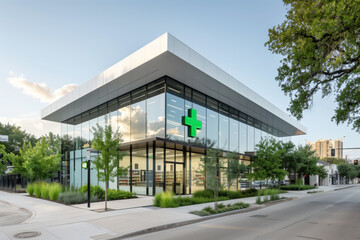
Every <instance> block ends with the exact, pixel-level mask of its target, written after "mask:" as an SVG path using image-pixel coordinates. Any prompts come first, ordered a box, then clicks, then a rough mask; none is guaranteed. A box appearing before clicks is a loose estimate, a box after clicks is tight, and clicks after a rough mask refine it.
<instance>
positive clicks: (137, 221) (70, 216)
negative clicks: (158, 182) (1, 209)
mask: <svg viewBox="0 0 360 240" xmlns="http://www.w3.org/2000/svg"><path fill="white" fill-rule="evenodd" d="M348 186H354V185H340V186H339V185H336V186H329V187H319V188H318V189H316V190H311V191H323V192H327V191H333V190H336V189H339V188H344V187H348ZM307 192H308V191H300V192H298V191H289V192H288V193H285V194H281V196H283V197H291V198H303V197H311V195H312V194H308V193H307ZM0 201H3V202H7V203H9V204H12V205H14V206H16V207H19V208H25V209H28V210H30V211H31V212H32V213H33V215H32V216H31V217H30V218H29V219H27V220H26V221H24V222H23V223H21V224H17V225H11V226H1V227H0V240H3V239H4V240H8V239H16V238H14V235H15V234H17V233H20V232H28V231H35V232H40V233H41V235H40V236H38V237H34V238H32V239H36V240H38V239H39V240H40V239H47V240H52V239H57V240H58V239H67V240H68V239H76V240H78V239H79V240H82V239H84V240H85V239H108V238H112V237H115V236H121V235H125V234H129V233H132V232H136V231H140V230H143V229H147V228H153V227H157V226H162V225H166V224H173V223H178V222H184V221H189V220H196V219H200V218H201V217H199V216H196V215H193V214H190V213H189V212H190V211H194V210H201V209H203V208H204V207H207V206H213V203H205V204H198V205H191V206H184V207H179V208H167V209H162V208H156V207H153V206H152V203H153V197H144V196H140V197H139V198H136V199H127V200H116V201H109V202H108V207H109V208H110V209H111V210H110V211H108V212H103V211H101V210H102V209H103V208H104V202H98V203H92V204H91V208H90V209H88V208H87V205H86V204H79V205H72V206H66V205H63V204H59V203H54V202H51V201H47V200H42V199H38V198H33V197H29V196H27V194H18V193H17V194H14V193H7V192H1V191H0ZM235 202H245V203H250V204H255V202H256V197H251V198H242V199H234V200H228V201H224V202H223V203H225V204H229V203H235ZM0 216H1V214H0Z"/></svg>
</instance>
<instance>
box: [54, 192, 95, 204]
mask: <svg viewBox="0 0 360 240" xmlns="http://www.w3.org/2000/svg"><path fill="white" fill-rule="evenodd" d="M58 201H61V202H64V203H65V204H79V203H85V202H87V194H86V193H82V192H77V191H76V192H75V191H66V192H62V193H60V194H59V197H58ZM90 201H91V202H94V201H97V197H96V196H93V195H92V196H91V198H90Z"/></svg>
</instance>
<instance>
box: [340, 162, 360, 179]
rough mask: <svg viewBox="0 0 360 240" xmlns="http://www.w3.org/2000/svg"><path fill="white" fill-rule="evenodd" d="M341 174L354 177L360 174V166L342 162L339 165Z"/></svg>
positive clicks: (350, 177)
mask: <svg viewBox="0 0 360 240" xmlns="http://www.w3.org/2000/svg"><path fill="white" fill-rule="evenodd" d="M337 167H338V171H339V174H340V176H342V177H346V178H348V179H353V178H355V177H357V176H358V175H359V168H357V167H356V166H354V165H351V164H346V163H341V164H339V165H338V166H337Z"/></svg>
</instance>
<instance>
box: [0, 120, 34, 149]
mask: <svg viewBox="0 0 360 240" xmlns="http://www.w3.org/2000/svg"><path fill="white" fill-rule="evenodd" d="M0 134H1V135H8V136H9V142H2V143H1V144H3V145H4V146H5V151H6V152H7V153H11V152H12V153H14V152H18V151H19V150H20V148H21V147H22V146H23V144H24V142H26V143H29V142H30V143H31V144H32V145H35V144H36V142H37V140H38V139H37V138H36V137H35V136H34V135H32V134H29V133H27V132H26V131H24V130H21V128H20V127H19V126H16V125H12V124H10V123H7V124H3V123H0Z"/></svg>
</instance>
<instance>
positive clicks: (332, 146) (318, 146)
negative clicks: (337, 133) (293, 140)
mask: <svg viewBox="0 0 360 240" xmlns="http://www.w3.org/2000/svg"><path fill="white" fill-rule="evenodd" d="M342 140H343V138H340V139H336V140H331V139H321V140H317V141H316V142H306V144H307V145H310V146H311V148H312V149H313V150H314V151H316V152H315V155H316V156H317V157H319V158H320V159H324V158H343V149H342V148H343V142H342Z"/></svg>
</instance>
